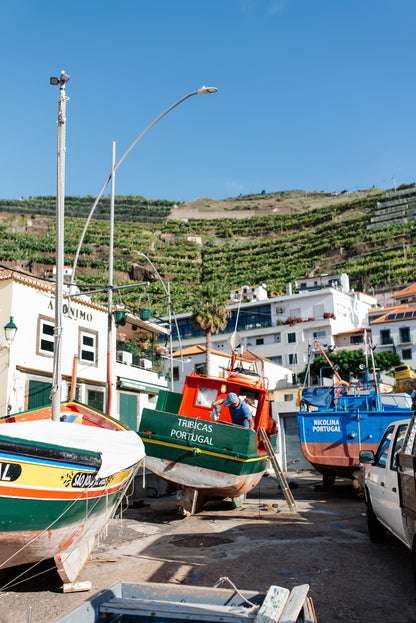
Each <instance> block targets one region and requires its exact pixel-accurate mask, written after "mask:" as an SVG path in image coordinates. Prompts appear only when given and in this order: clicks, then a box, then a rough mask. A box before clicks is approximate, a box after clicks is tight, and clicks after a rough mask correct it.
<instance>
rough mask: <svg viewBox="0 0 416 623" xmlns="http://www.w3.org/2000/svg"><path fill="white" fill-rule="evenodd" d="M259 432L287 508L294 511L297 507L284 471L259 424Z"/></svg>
mask: <svg viewBox="0 0 416 623" xmlns="http://www.w3.org/2000/svg"><path fill="white" fill-rule="evenodd" d="M259 433H260V437H261V440H262V442H263V445H264V447H265V448H266V450H267V454H268V455H269V457H270V462H271V464H272V466H273V469H274V472H275V474H276V477H277V480H278V482H279V485H280V486H281V488H282V491H283V495H284V496H285V500H286V502H287V505H288V507H289V510H290V511H291V512H292V513H296V512H297V508H296V502H295V500H294V498H293V495H292V492H291V490H290V488H289V485H288V484H287V480H286V478H285V475H284V473H283V472H282V470H281V468H280V465H279V461H278V460H277V457H276V455H275V453H274V450H273V448H272V445H271V443H270V440H269V438H268V436H267V433H266V431H265V430H264V428H262V427H261V426H260V427H259Z"/></svg>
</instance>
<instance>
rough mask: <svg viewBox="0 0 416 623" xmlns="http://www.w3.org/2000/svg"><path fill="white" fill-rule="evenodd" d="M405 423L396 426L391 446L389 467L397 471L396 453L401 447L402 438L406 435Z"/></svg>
mask: <svg viewBox="0 0 416 623" xmlns="http://www.w3.org/2000/svg"><path fill="white" fill-rule="evenodd" d="M407 426H408V425H407V424H401V425H400V426H399V428H398V431H397V435H396V439H395V441H394V446H393V454H392V462H391V468H392V469H394V470H396V471H397V453H398V451H399V450H401V449H402V446H403V443H404V438H405V437H406V431H407Z"/></svg>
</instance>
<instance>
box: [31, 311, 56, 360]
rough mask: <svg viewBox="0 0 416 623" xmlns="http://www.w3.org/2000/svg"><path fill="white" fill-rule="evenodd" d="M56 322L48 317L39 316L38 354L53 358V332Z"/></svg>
mask: <svg viewBox="0 0 416 623" xmlns="http://www.w3.org/2000/svg"><path fill="white" fill-rule="evenodd" d="M54 327H55V322H54V321H53V320H52V319H51V318H47V317H46V316H39V319H38V344H37V351H36V352H37V354H38V355H46V356H49V357H52V356H53V330H54Z"/></svg>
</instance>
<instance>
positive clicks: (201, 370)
mask: <svg viewBox="0 0 416 623" xmlns="http://www.w3.org/2000/svg"><path fill="white" fill-rule="evenodd" d="M194 370H195V373H196V374H206V373H207V372H206V365H205V363H196V364H195V365H194Z"/></svg>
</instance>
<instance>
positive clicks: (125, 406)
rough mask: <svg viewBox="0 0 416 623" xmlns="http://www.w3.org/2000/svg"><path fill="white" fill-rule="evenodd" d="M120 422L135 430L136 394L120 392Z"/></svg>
mask: <svg viewBox="0 0 416 623" xmlns="http://www.w3.org/2000/svg"><path fill="white" fill-rule="evenodd" d="M120 422H121V423H122V424H125V426H128V427H129V428H131V430H134V431H137V395H136V394H120Z"/></svg>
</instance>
